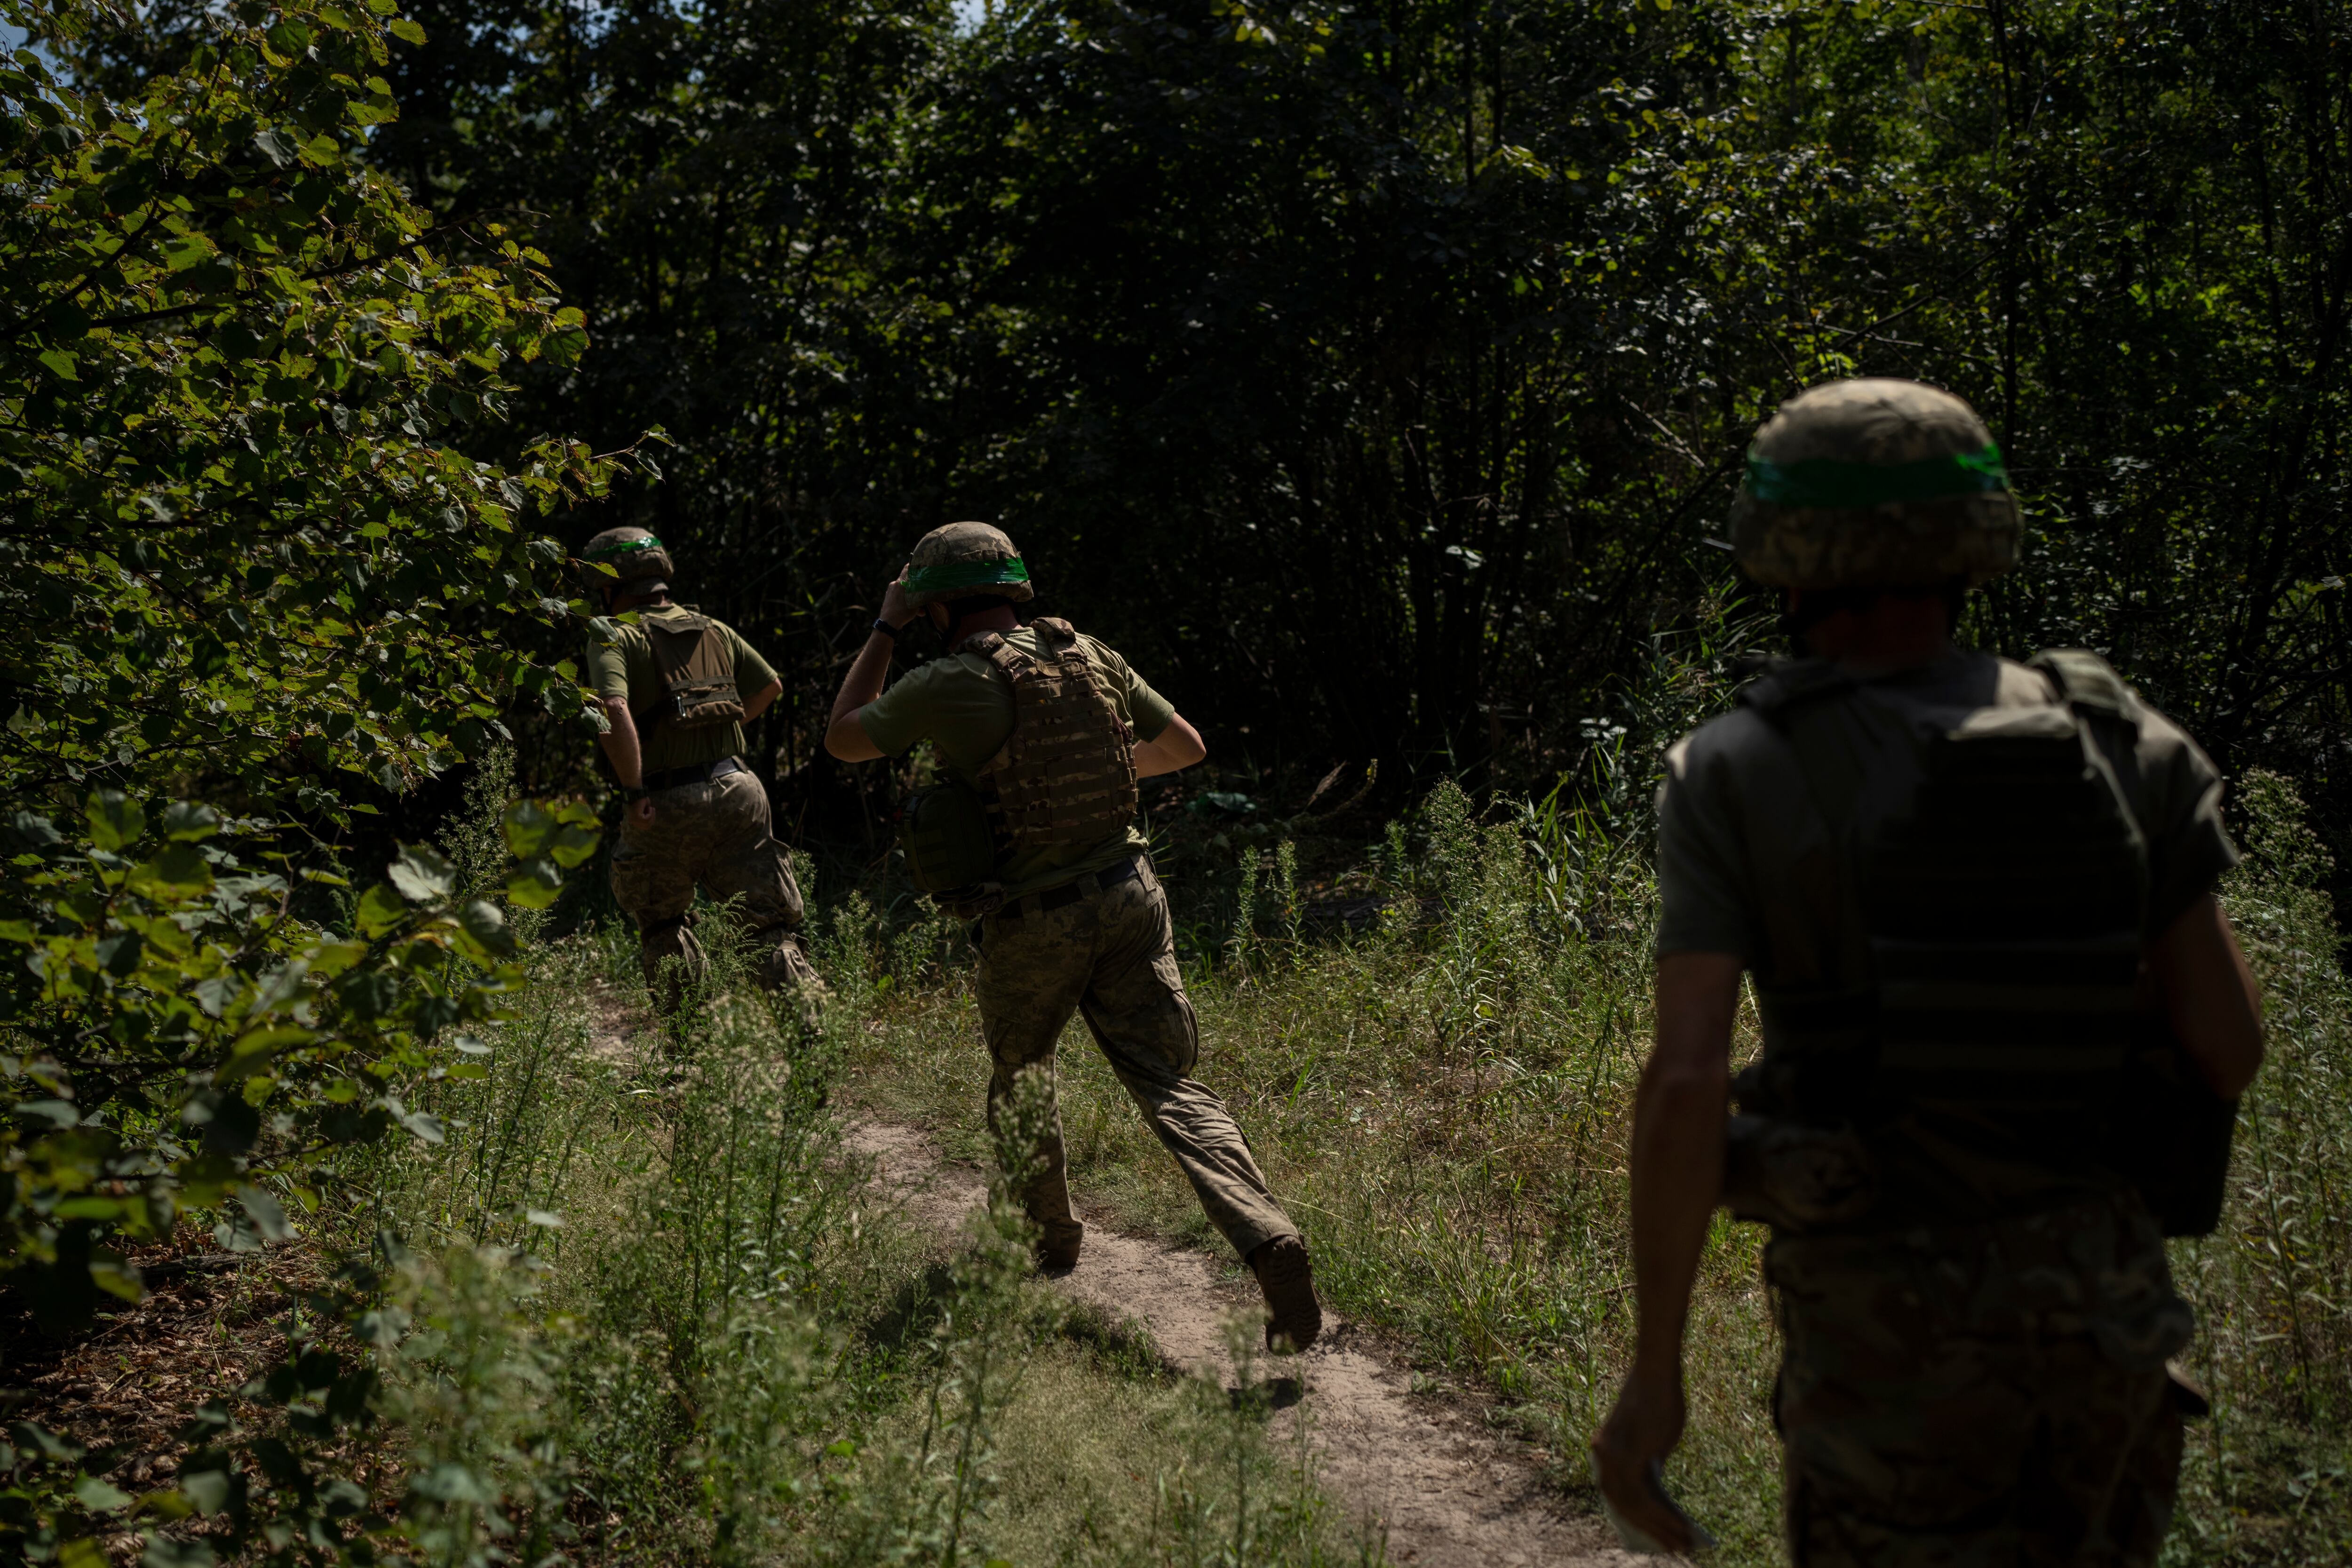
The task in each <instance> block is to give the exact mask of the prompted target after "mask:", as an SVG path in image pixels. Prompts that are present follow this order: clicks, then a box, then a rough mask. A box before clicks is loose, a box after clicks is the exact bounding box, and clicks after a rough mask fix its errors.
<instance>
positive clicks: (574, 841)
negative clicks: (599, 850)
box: [547, 822, 602, 871]
mask: <svg viewBox="0 0 2352 1568" xmlns="http://www.w3.org/2000/svg"><path fill="white" fill-rule="evenodd" d="M600 837H602V835H601V834H600V833H599V832H598V831H597V830H596V828H595V827H593V826H588V827H580V826H574V825H573V824H572V823H568V822H567V823H565V824H564V825H563V826H562V827H560V828H558V829H557V830H556V833H555V842H554V843H553V844H551V845H550V846H549V847H548V851H547V852H548V854H549V855H550V856H551V857H552V858H554V861H555V863H556V864H557V865H559V866H561V867H562V868H564V869H565V870H567V871H569V870H571V869H572V868H573V867H575V866H583V865H585V864H586V863H587V862H588V861H589V860H590V859H591V858H593V856H594V855H595V853H596V842H597V840H598V838H600Z"/></svg>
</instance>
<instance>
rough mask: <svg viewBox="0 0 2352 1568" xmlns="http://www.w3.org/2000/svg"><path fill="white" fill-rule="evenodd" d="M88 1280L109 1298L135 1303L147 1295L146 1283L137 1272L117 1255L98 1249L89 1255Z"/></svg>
mask: <svg viewBox="0 0 2352 1568" xmlns="http://www.w3.org/2000/svg"><path fill="white" fill-rule="evenodd" d="M89 1278H90V1280H91V1282H92V1283H93V1284H95V1285H96V1286H97V1287H98V1288H99V1289H101V1290H103V1291H105V1292H106V1293H107V1294H108V1295H110V1296H118V1297H121V1299H122V1300H125V1301H133V1302H135V1301H137V1300H140V1299H141V1298H142V1297H143V1296H145V1295H146V1294H147V1284H146V1281H145V1280H143V1279H141V1278H140V1277H139V1270H138V1269H136V1268H132V1267H131V1265H130V1264H129V1263H128V1262H126V1261H124V1259H123V1258H122V1257H121V1255H120V1254H119V1253H113V1252H109V1251H107V1250H106V1249H105V1248H103V1247H100V1248H99V1249H98V1250H97V1251H94V1252H92V1253H91V1254H90V1258H89Z"/></svg>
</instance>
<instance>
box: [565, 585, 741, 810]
mask: <svg viewBox="0 0 2352 1568" xmlns="http://www.w3.org/2000/svg"><path fill="white" fill-rule="evenodd" d="M692 613H693V612H692V610H691V609H690V608H689V607H688V606H687V605H653V606H651V607H649V608H646V609H641V610H639V611H638V612H637V614H638V616H640V617H642V618H644V619H647V620H654V619H661V620H667V619H668V618H669V617H671V616H684V615H690V614H692ZM710 629H711V631H713V632H714V633H716V634H717V635H718V636H719V637H723V638H725V639H726V642H727V646H728V647H729V649H730V650H731V651H732V652H733V654H734V656H735V689H736V690H737V691H738V692H740V694H741V695H742V697H743V700H745V701H747V702H748V701H749V700H751V698H753V697H755V696H757V695H758V694H759V693H761V692H762V691H765V690H766V689H768V687H769V686H770V685H771V684H772V683H773V681H774V680H775V679H776V671H775V668H774V667H773V666H772V665H770V664H769V663H768V661H767V660H766V659H764V658H761V657H760V656H759V655H758V654H756V653H754V652H752V651H751V644H750V643H747V642H745V641H744V640H743V638H742V637H741V635H740V634H739V633H738V632H737V631H736V630H735V628H734V627H732V626H728V625H727V624H726V623H725V622H723V621H717V620H714V621H712V622H711V623H710ZM588 683H589V684H590V685H591V686H593V688H594V689H595V691H596V695H597V696H599V697H601V698H604V699H605V700H608V701H609V700H611V699H613V698H615V697H625V698H627V699H628V700H629V717H630V719H631V720H633V721H635V724H636V726H637V746H638V751H639V755H640V756H642V757H643V759H644V767H645V772H646V773H647V774H653V773H667V772H668V771H669V770H670V769H672V768H683V767H690V766H692V765H694V764H696V763H715V762H717V761H719V759H720V758H721V757H740V756H741V755H742V754H743V751H744V742H743V726H742V725H740V724H712V725H709V726H708V727H706V728H703V729H699V730H681V729H678V728H677V726H676V725H674V724H667V723H664V722H662V721H661V714H662V712H663V707H664V702H665V700H666V699H667V696H668V689H667V687H665V686H664V685H663V683H662V678H661V669H660V667H659V666H657V665H656V664H655V662H654V647H653V641H652V639H651V638H649V637H646V634H645V632H644V630H643V629H642V628H640V627H637V626H621V625H618V624H615V625H614V628H613V640H612V641H611V642H609V643H607V642H604V641H601V640H599V639H598V638H597V637H596V635H595V634H594V633H593V632H591V633H590V634H589V638H588Z"/></svg>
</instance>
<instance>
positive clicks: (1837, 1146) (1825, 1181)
mask: <svg viewBox="0 0 2352 1568" xmlns="http://www.w3.org/2000/svg"><path fill="white" fill-rule="evenodd" d="M1877 1197H1878V1169H1877V1166H1876V1164H1875V1163H1874V1162H1873V1161H1872V1159H1871V1157H1870V1151H1869V1149H1868V1148H1867V1147H1866V1146H1865V1145H1864V1143H1863V1141H1862V1136H1861V1134H1859V1133H1857V1132H1855V1131H1853V1129H1852V1128H1848V1127H1840V1128H1821V1127H1808V1126H1806V1125H1804V1124H1803V1123H1802V1122H1798V1121H1781V1120H1780V1119H1778V1118H1776V1117H1769V1116H1735V1117H1733V1118H1731V1119H1730V1120H1729V1121H1727V1122H1725V1123H1724V1148H1723V1200H1722V1201H1723V1205H1724V1206H1725V1207H1726V1208H1728V1209H1729V1210H1730V1211H1731V1217H1732V1218H1734V1219H1744V1220H1754V1221H1756V1222H1758V1223H1759V1224H1762V1225H1769V1226H1772V1227H1773V1228H1774V1229H1775V1230H1782V1231H1790V1232H1793V1233H1796V1234H1799V1235H1802V1234H1805V1233H1807V1232H1811V1231H1816V1230H1822V1229H1826V1228H1829V1227H1832V1226H1841V1225H1851V1224H1853V1222H1854V1221H1856V1220H1859V1219H1860V1218H1862V1217H1863V1215H1865V1214H1868V1213H1869V1212H1870V1206H1871V1205H1872V1204H1873V1203H1874V1202H1875V1201H1876V1200H1877Z"/></svg>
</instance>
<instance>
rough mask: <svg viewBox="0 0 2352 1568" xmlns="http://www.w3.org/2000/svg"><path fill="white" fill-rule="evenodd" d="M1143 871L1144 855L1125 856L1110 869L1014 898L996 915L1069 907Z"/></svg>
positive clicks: (1009, 918) (1009, 916)
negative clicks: (1128, 858) (1132, 857)
mask: <svg viewBox="0 0 2352 1568" xmlns="http://www.w3.org/2000/svg"><path fill="white" fill-rule="evenodd" d="M1142 875H1143V861H1142V858H1140V857H1138V858H1134V859H1131V860H1122V861H1120V862H1119V863H1118V865H1116V866H1113V867H1110V868H1108V869H1107V870H1101V871H1089V872H1087V874H1086V875H1085V876H1083V877H1080V878H1078V879H1076V880H1075V881H1069V882H1065V883H1063V884H1062V885H1061V886H1060V887H1058V888H1048V889H1045V891H1044V892H1042V893H1030V894H1027V895H1025V896H1024V897H1022V898H1018V899H1014V900H1011V901H1009V902H1007V903H1006V904H1005V905H1004V907H1003V908H1002V909H1000V910H997V911H996V918H997V919H998V920H1001V921H1017V920H1019V919H1020V918H1021V917H1022V916H1024V915H1025V914H1029V913H1032V912H1034V913H1036V914H1041V915H1042V914H1044V913H1045V911H1046V910H1064V909H1067V908H1069V907H1070V906H1071V905H1072V904H1075V903H1076V902H1077V901H1078V900H1080V899H1083V898H1085V897H1086V896H1087V894H1089V893H1099V892H1103V891H1105V890H1107V889H1111V888H1116V887H1118V885H1119V884H1120V883H1121V882H1132V881H1133V880H1135V879H1137V878H1138V877H1140V876H1142Z"/></svg>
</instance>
